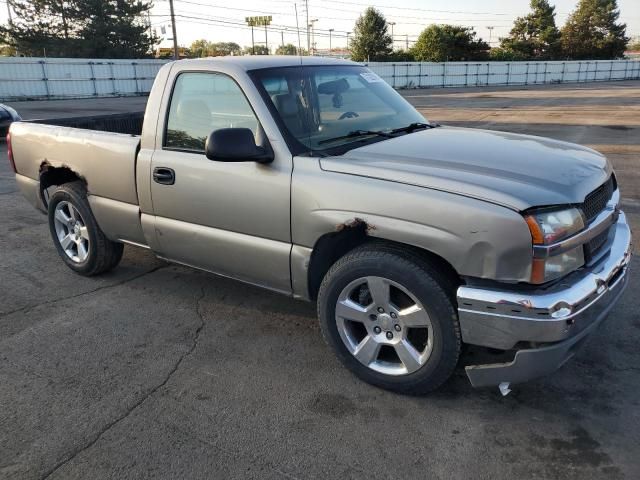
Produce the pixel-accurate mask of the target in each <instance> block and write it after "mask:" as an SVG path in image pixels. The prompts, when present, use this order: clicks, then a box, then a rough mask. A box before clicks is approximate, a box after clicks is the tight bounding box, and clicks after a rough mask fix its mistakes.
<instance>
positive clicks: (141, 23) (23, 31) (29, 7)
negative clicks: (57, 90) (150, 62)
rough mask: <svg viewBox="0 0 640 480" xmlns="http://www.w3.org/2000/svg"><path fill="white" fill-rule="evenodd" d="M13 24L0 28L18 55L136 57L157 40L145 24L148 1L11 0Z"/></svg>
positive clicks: (144, 55)
mask: <svg viewBox="0 0 640 480" xmlns="http://www.w3.org/2000/svg"><path fill="white" fill-rule="evenodd" d="M11 5H12V7H13V11H14V13H15V19H14V21H13V24H12V25H9V26H8V27H0V35H2V34H5V35H6V36H7V37H8V39H9V44H10V45H11V46H12V47H14V48H16V49H17V50H18V51H19V52H20V53H21V54H25V55H43V54H44V53H45V52H46V55H47V56H53V57H95V58H140V57H146V56H149V55H150V54H151V49H152V46H153V45H154V44H155V43H156V41H157V39H156V38H155V36H154V35H153V34H150V33H149V27H148V24H147V21H146V18H147V16H146V15H147V13H148V12H149V10H150V9H151V7H152V4H151V1H149V0H133V1H131V0H12V1H11Z"/></svg>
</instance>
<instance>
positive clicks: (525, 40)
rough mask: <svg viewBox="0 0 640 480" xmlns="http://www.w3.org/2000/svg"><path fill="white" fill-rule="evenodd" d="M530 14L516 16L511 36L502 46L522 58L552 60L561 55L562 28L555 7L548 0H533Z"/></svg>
mask: <svg viewBox="0 0 640 480" xmlns="http://www.w3.org/2000/svg"><path fill="white" fill-rule="evenodd" d="M530 5H531V10H532V12H531V13H530V14H529V15H526V16H524V17H518V18H516V20H515V22H514V25H513V28H512V29H511V32H510V33H509V36H508V37H506V38H503V39H502V40H501V42H500V46H501V47H502V48H503V49H504V50H506V51H512V52H513V56H514V57H516V58H519V59H521V60H525V59H526V60H552V59H555V58H558V57H559V56H560V50H561V43H560V30H558V27H556V21H555V15H556V14H555V7H552V6H551V5H549V2H548V1H547V0H531V3H530Z"/></svg>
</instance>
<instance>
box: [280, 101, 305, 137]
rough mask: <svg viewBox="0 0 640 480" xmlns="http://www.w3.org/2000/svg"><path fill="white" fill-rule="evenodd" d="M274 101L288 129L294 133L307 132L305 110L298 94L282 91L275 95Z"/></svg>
mask: <svg viewBox="0 0 640 480" xmlns="http://www.w3.org/2000/svg"><path fill="white" fill-rule="evenodd" d="M272 101H273V104H274V105H275V107H276V110H278V113H279V114H280V117H281V118H282V120H283V121H284V124H285V125H286V127H287V129H288V130H289V131H290V132H291V133H292V134H293V135H300V134H303V133H305V131H306V129H305V122H304V110H303V107H302V102H301V101H300V97H299V96H298V95H296V94H294V93H282V94H279V95H274V96H273V97H272Z"/></svg>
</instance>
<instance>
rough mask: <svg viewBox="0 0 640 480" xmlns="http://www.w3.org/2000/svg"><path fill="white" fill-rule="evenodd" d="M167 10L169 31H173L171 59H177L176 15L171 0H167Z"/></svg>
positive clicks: (178, 56)
mask: <svg viewBox="0 0 640 480" xmlns="http://www.w3.org/2000/svg"><path fill="white" fill-rule="evenodd" d="M169 10H170V11H171V32H172V33H173V59H174V60H178V59H179V58H180V54H179V52H178V36H177V35H176V16H175V14H174V12H173V0H169Z"/></svg>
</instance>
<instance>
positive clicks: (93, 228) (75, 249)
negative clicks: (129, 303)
mask: <svg viewBox="0 0 640 480" xmlns="http://www.w3.org/2000/svg"><path fill="white" fill-rule="evenodd" d="M48 216H49V230H50V231H51V238H52V239H53V243H54V245H55V246H56V250H58V254H59V255H60V257H61V258H62V260H63V261H64V263H66V264H67V266H68V267H69V268H70V269H71V270H73V271H74V272H76V273H79V274H80V275H84V276H92V275H98V274H100V273H104V272H106V271H109V270H111V269H112V268H114V267H115V266H116V265H118V263H120V259H121V258H122V252H123V249H124V246H123V245H122V243H119V242H112V241H111V240H109V239H108V238H107V237H106V236H105V234H104V232H103V231H102V230H100V227H99V226H98V223H97V222H96V219H95V218H94V216H93V213H92V212H91V208H90V207H89V201H88V200H87V191H86V188H85V186H84V184H83V183H82V182H80V181H77V182H70V183H65V184H63V185H60V186H59V187H57V188H56V189H55V191H54V192H53V194H52V195H51V196H50V198H49V204H48Z"/></svg>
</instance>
